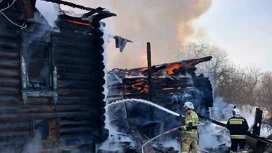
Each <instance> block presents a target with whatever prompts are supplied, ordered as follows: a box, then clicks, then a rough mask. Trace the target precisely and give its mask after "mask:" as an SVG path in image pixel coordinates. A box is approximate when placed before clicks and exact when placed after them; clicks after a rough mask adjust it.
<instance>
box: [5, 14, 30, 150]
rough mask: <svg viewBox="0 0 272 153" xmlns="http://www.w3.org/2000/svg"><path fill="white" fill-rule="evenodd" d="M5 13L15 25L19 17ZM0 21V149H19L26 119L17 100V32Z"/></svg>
mask: <svg viewBox="0 0 272 153" xmlns="http://www.w3.org/2000/svg"><path fill="white" fill-rule="evenodd" d="M5 14H6V15H8V16H9V17H10V18H11V19H12V20H14V21H16V22H17V20H15V19H17V18H18V17H19V16H20V12H16V11H14V12H12V13H11V12H8V11H5ZM0 21H1V22H0V61H1V62H0V112H1V113H0V146H1V147H3V146H10V145H12V144H16V143H17V144H16V145H17V146H20V145H21V144H22V143H23V141H25V140H26V139H27V138H29V135H30V120H29V118H25V116H26V113H25V109H24V107H23V105H22V102H21V98H20V97H21V96H20V87H21V75H20V74H21V73H20V44H21V36H20V33H21V30H20V29H19V28H18V27H16V26H14V25H12V24H10V23H9V22H8V21H7V20H6V19H5V18H4V17H3V16H2V15H0ZM29 115H32V114H31V113H30V114H29Z"/></svg>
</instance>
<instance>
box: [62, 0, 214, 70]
mask: <svg viewBox="0 0 272 153" xmlns="http://www.w3.org/2000/svg"><path fill="white" fill-rule="evenodd" d="M67 1H71V2H73V1H72V0H67ZM77 4H81V5H85V6H89V7H93V8H94V7H98V6H101V7H105V8H106V9H108V10H109V11H111V12H114V13H116V14H117V17H114V18H109V19H105V20H103V21H104V22H106V23H107V26H106V29H110V31H109V32H110V34H114V35H119V36H122V37H125V38H128V39H130V40H132V41H133V43H132V44H131V43H128V44H127V46H126V48H125V49H124V52H123V53H120V52H119V51H118V50H117V49H115V46H114V45H115V44H114V41H112V42H111V44H110V45H109V50H108V57H109V58H108V60H109V61H108V63H107V65H108V67H109V68H110V69H111V68H116V67H118V68H134V67H140V66H146V65H147V64H146V43H147V42H151V48H152V64H159V63H164V62H170V61H173V60H177V57H178V54H177V53H178V49H179V47H178V46H179V44H181V43H183V44H184V43H187V42H188V41H191V40H192V39H191V38H192V37H194V38H197V37H198V35H199V34H201V31H199V30H201V29H195V28H194V27H193V21H194V20H196V19H197V18H199V17H200V16H201V15H202V14H204V13H205V12H206V11H207V10H208V9H209V8H210V6H211V0H171V1H165V0H149V1H147V0H137V1H135V0H118V1H117V0H115V1H114V0H113V1H108V2H105V1H91V0H79V1H77ZM63 8H64V7H63ZM66 9H68V8H67V7H66ZM69 9H71V8H69ZM76 12H80V10H77V11H76Z"/></svg>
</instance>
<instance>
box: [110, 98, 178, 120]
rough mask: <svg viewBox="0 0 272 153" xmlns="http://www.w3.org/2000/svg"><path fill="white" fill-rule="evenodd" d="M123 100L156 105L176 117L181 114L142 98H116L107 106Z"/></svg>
mask: <svg viewBox="0 0 272 153" xmlns="http://www.w3.org/2000/svg"><path fill="white" fill-rule="evenodd" d="M124 102H140V103H145V104H148V105H151V106H154V107H157V108H158V109H160V110H163V111H165V112H167V113H170V114H172V115H175V116H178V117H180V116H181V115H180V114H179V113H176V112H174V111H171V110H169V109H167V108H164V107H162V106H160V105H157V104H154V103H153V102H151V101H147V100H143V99H134V98H131V99H122V100H118V101H115V102H113V103H110V104H109V105H108V106H111V105H114V104H120V103H124Z"/></svg>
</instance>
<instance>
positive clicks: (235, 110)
mask: <svg viewBox="0 0 272 153" xmlns="http://www.w3.org/2000/svg"><path fill="white" fill-rule="evenodd" d="M232 113H233V115H234V116H236V117H238V116H241V112H240V110H239V109H238V108H234V109H233V110H232Z"/></svg>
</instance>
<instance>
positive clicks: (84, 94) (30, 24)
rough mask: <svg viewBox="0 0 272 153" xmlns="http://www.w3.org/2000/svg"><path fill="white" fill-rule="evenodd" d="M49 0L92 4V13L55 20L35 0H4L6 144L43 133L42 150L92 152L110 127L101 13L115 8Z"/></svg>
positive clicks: (0, 95) (2, 142)
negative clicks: (53, 22)
mask: <svg viewBox="0 0 272 153" xmlns="http://www.w3.org/2000/svg"><path fill="white" fill-rule="evenodd" d="M47 1H51V2H54V3H57V4H64V5H69V6H71V7H76V8H80V9H85V10H87V11H89V12H88V13H86V14H85V17H87V18H88V17H90V18H91V19H92V20H88V21H87V20H84V19H83V18H77V17H72V16H68V15H65V14H61V15H59V16H58V19H57V21H56V25H57V26H56V27H54V28H52V27H50V26H49V25H48V23H47V22H46V20H45V19H44V18H43V16H42V15H41V14H40V13H39V11H38V10H37V9H36V8H35V3H36V0H17V1H16V0H14V1H13V0H2V1H0V13H1V14H0V58H1V61H0V103H1V106H0V109H1V111H0V112H1V113H0V129H1V130H0V146H1V148H2V151H3V149H4V148H5V149H7V150H10V152H11V151H13V152H23V148H25V146H26V145H27V143H28V142H29V140H31V139H32V138H40V139H35V141H40V142H41V148H42V151H43V152H51V151H52V150H54V151H57V150H61V149H63V148H66V149H78V150H80V151H81V152H93V151H94V150H95V145H96V144H97V143H99V142H101V141H102V140H104V139H105V138H106V137H107V135H108V132H107V130H106V129H105V128H104V125H105V124H104V119H105V117H104V115H103V114H104V112H105V109H104V106H105V102H104V101H103V99H104V98H105V96H104V94H103V90H104V89H103V85H104V83H105V80H104V78H103V77H104V75H105V74H104V71H103V69H104V67H105V66H104V63H103V55H102V53H103V52H104V49H103V47H102V46H103V43H104V40H103V34H104V33H103V30H102V29H103V27H104V26H105V24H104V23H103V22H101V20H102V19H104V18H107V17H111V16H115V14H114V13H111V12H109V11H105V10H104V9H103V8H97V9H93V8H87V7H84V6H79V5H75V4H73V3H68V2H64V1H61V0H47ZM37 131H39V132H37ZM2 151H1V152H2Z"/></svg>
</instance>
